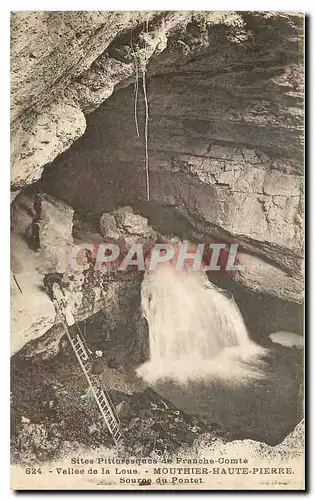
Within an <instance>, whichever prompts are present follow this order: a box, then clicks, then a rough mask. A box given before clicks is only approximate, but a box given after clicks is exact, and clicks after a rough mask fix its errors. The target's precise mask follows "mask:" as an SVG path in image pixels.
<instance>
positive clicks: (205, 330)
mask: <svg viewBox="0 0 315 500" xmlns="http://www.w3.org/2000/svg"><path fill="white" fill-rule="evenodd" d="M141 297H142V310H143V314H144V316H145V318H146V320H147V322H148V327H149V343H150V357H149V360H148V361H147V362H146V363H144V364H143V365H141V366H140V367H138V369H137V374H138V375H139V376H140V377H142V378H143V379H144V380H146V381H147V382H149V383H154V382H157V381H158V380H163V379H172V380H173V381H175V382H178V383H180V384H185V383H188V382H191V381H197V380H203V381H207V382H208V381H215V380H220V381H223V382H226V383H228V384H229V385H233V384H237V385H242V384H246V383H247V382H249V381H251V380H253V379H259V378H263V376H264V375H263V366H264V362H263V359H262V358H263V356H264V355H265V354H266V350H265V349H263V348H262V347H260V346H259V345H257V344H255V343H254V342H253V341H252V340H250V338H249V335H248V332H247V329H246V326H245V323H244V320H243V318H242V315H241V313H240V311H239V309H238V307H237V305H236V303H235V301H234V300H233V299H230V298H229V297H228V296H227V295H226V294H225V292H224V291H223V290H220V289H219V288H217V287H216V286H215V285H213V284H212V283H211V282H210V281H209V280H208V278H207V276H206V274H205V272H204V271H202V270H201V271H200V270H199V271H193V270H192V269H191V268H186V269H185V270H180V271H179V270H176V269H175V267H174V266H172V264H171V263H169V264H164V265H163V266H161V267H160V268H158V269H157V270H156V271H155V272H147V273H146V274H145V276H144V279H143V282H142V288H141Z"/></svg>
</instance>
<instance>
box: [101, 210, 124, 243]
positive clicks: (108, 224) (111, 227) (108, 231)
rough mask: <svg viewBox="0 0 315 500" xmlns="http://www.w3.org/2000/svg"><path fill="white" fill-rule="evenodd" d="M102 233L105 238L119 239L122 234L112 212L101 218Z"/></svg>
mask: <svg viewBox="0 0 315 500" xmlns="http://www.w3.org/2000/svg"><path fill="white" fill-rule="evenodd" d="M100 233H101V235H102V236H104V238H105V239H106V238H108V239H110V240H115V241H117V240H119V238H120V236H121V234H120V232H119V229H118V227H117V224H116V221H115V217H114V216H113V215H112V214H103V215H102V217H101V220H100Z"/></svg>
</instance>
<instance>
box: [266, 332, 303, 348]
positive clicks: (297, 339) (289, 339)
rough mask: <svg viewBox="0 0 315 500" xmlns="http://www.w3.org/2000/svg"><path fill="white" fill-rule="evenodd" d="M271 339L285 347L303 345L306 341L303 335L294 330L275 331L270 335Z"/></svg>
mask: <svg viewBox="0 0 315 500" xmlns="http://www.w3.org/2000/svg"><path fill="white" fill-rule="evenodd" d="M269 338H270V340H272V342H275V343H276V344H281V345H283V346H284V347H300V348H301V347H303V345H304V341H303V336H302V335H297V334H296V333H293V332H275V333H271V334H270V335H269Z"/></svg>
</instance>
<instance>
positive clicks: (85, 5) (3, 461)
mask: <svg viewBox="0 0 315 500" xmlns="http://www.w3.org/2000/svg"><path fill="white" fill-rule="evenodd" d="M192 8H193V9H192ZM210 8H211V10H212V11H219V10H225V11H228V10H238V11H241V10H264V11H268V10H270V11H274V10H284V11H298V12H305V13H306V14H307V15H310V16H312V14H313V11H314V2H312V3H311V2H310V1H305V0H304V1H300V2H293V1H292V0H286V1H284V0H282V1H274V0H273V1H270V0H269V1H264V2H261V1H260V2H254V3H253V2H252V1H242V2H238V3H237V5H235V2H232V1H227V0H221V1H220V2H211V3H210V2H205V1H200V0H199V1H197V0H195V1H194V2H191V1H189V2H188V1H184V0H182V1H180V2H179V1H178V0H177V1H174V0H173V1H170V0H167V1H165V0H163V1H160V2H152V1H150V0H147V1H146V2H144V1H139V0H138V1H137V2H127V1H122V0H116V1H115V2H104V1H103V2H100V1H96V0H90V1H89V2H83V1H80V0H76V1H73V0H68V1H67V3H66V4H65V2H64V1H60V0H54V1H50V2H49V1H44V0H33V1H32V2H25V1H22V0H15V1H11V2H10V5H9V6H7V7H0V9H1V12H0V14H1V15H0V37H1V44H0V47H1V50H0V56H1V66H0V67H1V79H0V84H1V92H0V96H1V101H2V107H1V109H2V113H1V121H0V123H1V135H0V138H1V145H2V147H1V182H0V190H1V192H0V203H1V210H0V214H1V217H0V220H1V223H2V227H1V258H0V263H1V278H0V298H1V302H0V304H1V327H2V328H1V332H0V335H1V347H0V353H1V356H2V359H1V362H0V368H1V378H0V380H1V384H0V386H1V390H2V394H1V400H0V401H1V411H0V418H1V421H0V432H1V441H0V443H1V452H0V490H1V498H3V499H6V498H10V497H11V495H12V494H13V493H12V492H10V491H9V329H10V328H9V283H10V273H9V260H10V257H9V184H10V175H9V156H10V146H9V88H10V83H9V11H10V10H28V11H30V10H77V11H78V10H129V11H132V10H159V11H161V10H205V11H206V10H210ZM311 24H313V19H312V20H311V23H310V26H309V28H311ZM310 34H311V33H310V32H309V37H310ZM309 42H310V43H309V49H310V51H311V53H312V54H314V52H315V51H314V36H312V37H311V40H309ZM313 57H314V56H313V55H312V56H311V57H310V58H309V61H308V62H309V64H310V65H311V67H310V68H309V69H308V71H309V72H310V76H309V87H310V89H311V82H314V79H313V78H312V77H313V69H314V64H313V62H314V61H313ZM310 89H309V90H310ZM309 97H311V96H309ZM308 108H309V109H308V110H307V111H308V114H309V127H310V132H311V133H310V134H309V142H310V151H309V152H310V158H309V159H308V163H309V165H308V166H309V172H310V173H311V171H312V170H313V168H315V166H314V165H313V164H312V163H313V162H312V161H311V160H312V155H311V152H312V151H311V149H312V148H311V145H312V144H313V143H314V141H313V139H314V137H313V134H314V127H312V125H313V117H314V116H315V110H314V101H312V100H311V99H309V102H308ZM308 180H309V181H310V182H311V187H310V188H309V192H308V193H309V198H310V200H312V198H313V196H315V189H314V175H310V174H309V179H308ZM309 215H310V221H314V220H315V217H314V203H312V206H311V207H310V214H309ZM312 216H313V217H312ZM311 224H312V223H310V227H309V228H308V229H311ZM313 238H314V232H313V233H312V234H311V237H310V244H311V245H310V252H309V253H310V255H309V257H311V253H312V251H314V250H313V249H314V245H313V244H312V243H313ZM309 267H310V264H309ZM313 282H314V268H311V269H310V276H309V279H308V286H309V288H310V285H311V283H313ZM309 306H310V312H311V311H312V310H314V309H315V298H314V296H313V295H312V296H311V300H310V303H309ZM312 334H313V331H312V329H311V324H310V325H309V337H310V339H309V341H308V344H311V348H312V349H313V347H314V342H313V343H311V342H310V340H311V337H312ZM314 334H315V332H314ZM312 359H313V350H312V352H311V354H310V355H309V360H310V365H311V361H312ZM314 359H315V358H314ZM310 368H311V367H310ZM312 382H314V371H313V372H312V379H311V380H309V386H310V389H311V387H312V386H313V387H314V383H312ZM310 392H311V391H310ZM314 473H315V466H314V461H313V460H311V463H310V470H309V475H310V485H312V477H314ZM56 494H58V496H59V498H63V497H64V496H65V494H60V493H56ZM268 494H269V497H271V498H276V496H278V494H276V493H268ZM179 495H180V494H179ZM191 495H193V493H192V494H191ZM210 495H211V496H212V497H218V498H220V497H221V498H222V494H219V493H218V494H217V493H215V492H213V493H210ZM252 495H254V494H252ZM82 496H83V497H84V498H90V497H91V493H85V494H83V495H82ZM130 496H133V495H130V494H129V495H128V497H129V498H130ZM145 496H146V495H145ZM164 496H167V497H168V496H171V495H170V494H169V493H165V494H164ZM180 496H182V497H183V498H185V497H186V498H187V495H185V496H184V495H180ZM189 496H190V495H189ZM223 496H224V495H223ZM106 497H107V498H110V497H113V498H117V494H115V495H114V494H110V493H106Z"/></svg>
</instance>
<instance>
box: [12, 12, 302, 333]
mask: <svg viewBox="0 0 315 500" xmlns="http://www.w3.org/2000/svg"><path fill="white" fill-rule="evenodd" d="M11 47H12V115H11V116H12V190H13V193H14V194H16V193H18V192H19V191H20V190H21V189H23V188H24V187H25V186H26V185H31V184H33V183H34V182H37V184H38V186H39V188H40V189H41V190H42V191H44V192H47V193H50V194H52V195H53V196H54V197H55V198H56V199H58V200H62V202H63V203H64V202H65V203H66V204H67V205H66V206H67V208H66V209H65V210H68V211H70V212H71V210H72V209H74V210H76V211H81V212H84V213H87V212H88V213H90V214H93V216H96V217H98V218H99V217H100V216H101V214H103V213H104V212H110V211H112V210H113V209H116V208H117V207H118V206H124V205H126V204H129V205H132V206H133V207H134V208H136V210H137V211H138V212H139V213H141V214H142V215H145V216H147V217H148V218H149V222H150V223H151V224H152V226H153V227H154V229H156V230H158V231H161V232H162V233H163V232H165V231H163V229H164V228H163V227H161V224H162V222H163V220H162V219H163V217H161V214H162V211H163V210H164V209H165V208H166V209H167V210H168V214H170V215H169V216H168V217H169V221H170V224H169V233H171V234H177V233H180V231H179V225H178V224H177V221H178V220H179V219H180V220H183V221H184V222H185V230H184V232H183V233H180V234H179V235H180V236H185V237H188V238H191V239H194V240H204V239H205V238H208V237H216V238H219V239H224V240H228V241H233V242H237V243H239V244H240V247H241V252H242V253H241V255H242V261H243V264H244V271H243V272H242V273H240V274H239V275H238V277H237V280H238V282H239V284H240V285H241V286H242V287H245V288H246V289H248V290H250V291H251V292H255V293H257V292H258V293H259V294H261V295H264V296H268V297H274V298H276V299H280V300H281V301H284V302H285V303H287V304H300V303H301V302H302V300H303V283H302V262H303V147H302V133H303V89H304V87H303V85H304V82H303V67H302V64H303V54H302V51H303V16H302V15H299V14H297V13H258V12H256V13H255V12H239V13H237V12H229V13H224V12H207V13H205V12H198V13H194V12H119V13H118V12H17V13H14V14H12V43H11ZM143 76H145V87H143ZM144 89H145V90H146V94H147V104H148V111H149V122H148V155H149V173H150V201H149V202H148V201H146V194H147V193H146V177H145V138H144V135H145V133H144V127H145V95H144ZM135 101H136V102H135ZM137 124H138V127H139V137H138V134H137ZM83 134H84V135H83ZM22 195H23V192H22ZM20 201H21V200H18V201H17V205H19V204H20ZM70 212H69V214H70ZM67 213H68V212H67ZM71 213H72V212H71ZM155 213H156V214H158V215H159V217H156V216H155V215H154V214H155ZM163 213H164V212H163ZM55 215H56V214H55ZM57 218H58V217H57ZM70 219H71V221H72V216H71V217H70ZM70 219H69V220H70ZM154 220H155V221H156V224H154ZM61 227H62V225H61ZM44 229H45V228H44ZM55 229H56V231H57V233H58V230H57V228H55ZM66 233H67V235H68V236H69V238H70V240H71V234H70V233H71V224H70V225H68V226H67V231H66ZM68 233H69V234H68ZM58 237H59V236H58ZM70 240H69V241H70ZM69 241H68V243H69ZM45 252H46V253H45ZM47 252H49V249H48V247H47V248H46V250H45V249H40V251H39V254H38V256H37V257H36V258H37V260H38V261H40V255H43V259H42V263H46V264H47V262H49V258H48V257H49V256H48V254H47ZM44 254H45V255H44ZM40 272H43V271H40ZM21 279H22V278H21ZM48 308H49V307H48ZM52 316H53V311H52V310H51V307H50V309H49V317H51V321H50V323H49V325H46V326H47V328H49V326H51V324H52V321H53V319H52ZM82 317H83V316H82ZM45 328H46V327H45ZM47 328H46V330H45V331H47ZM41 332H42V330H41ZM37 336H39V333H38V335H37Z"/></svg>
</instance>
